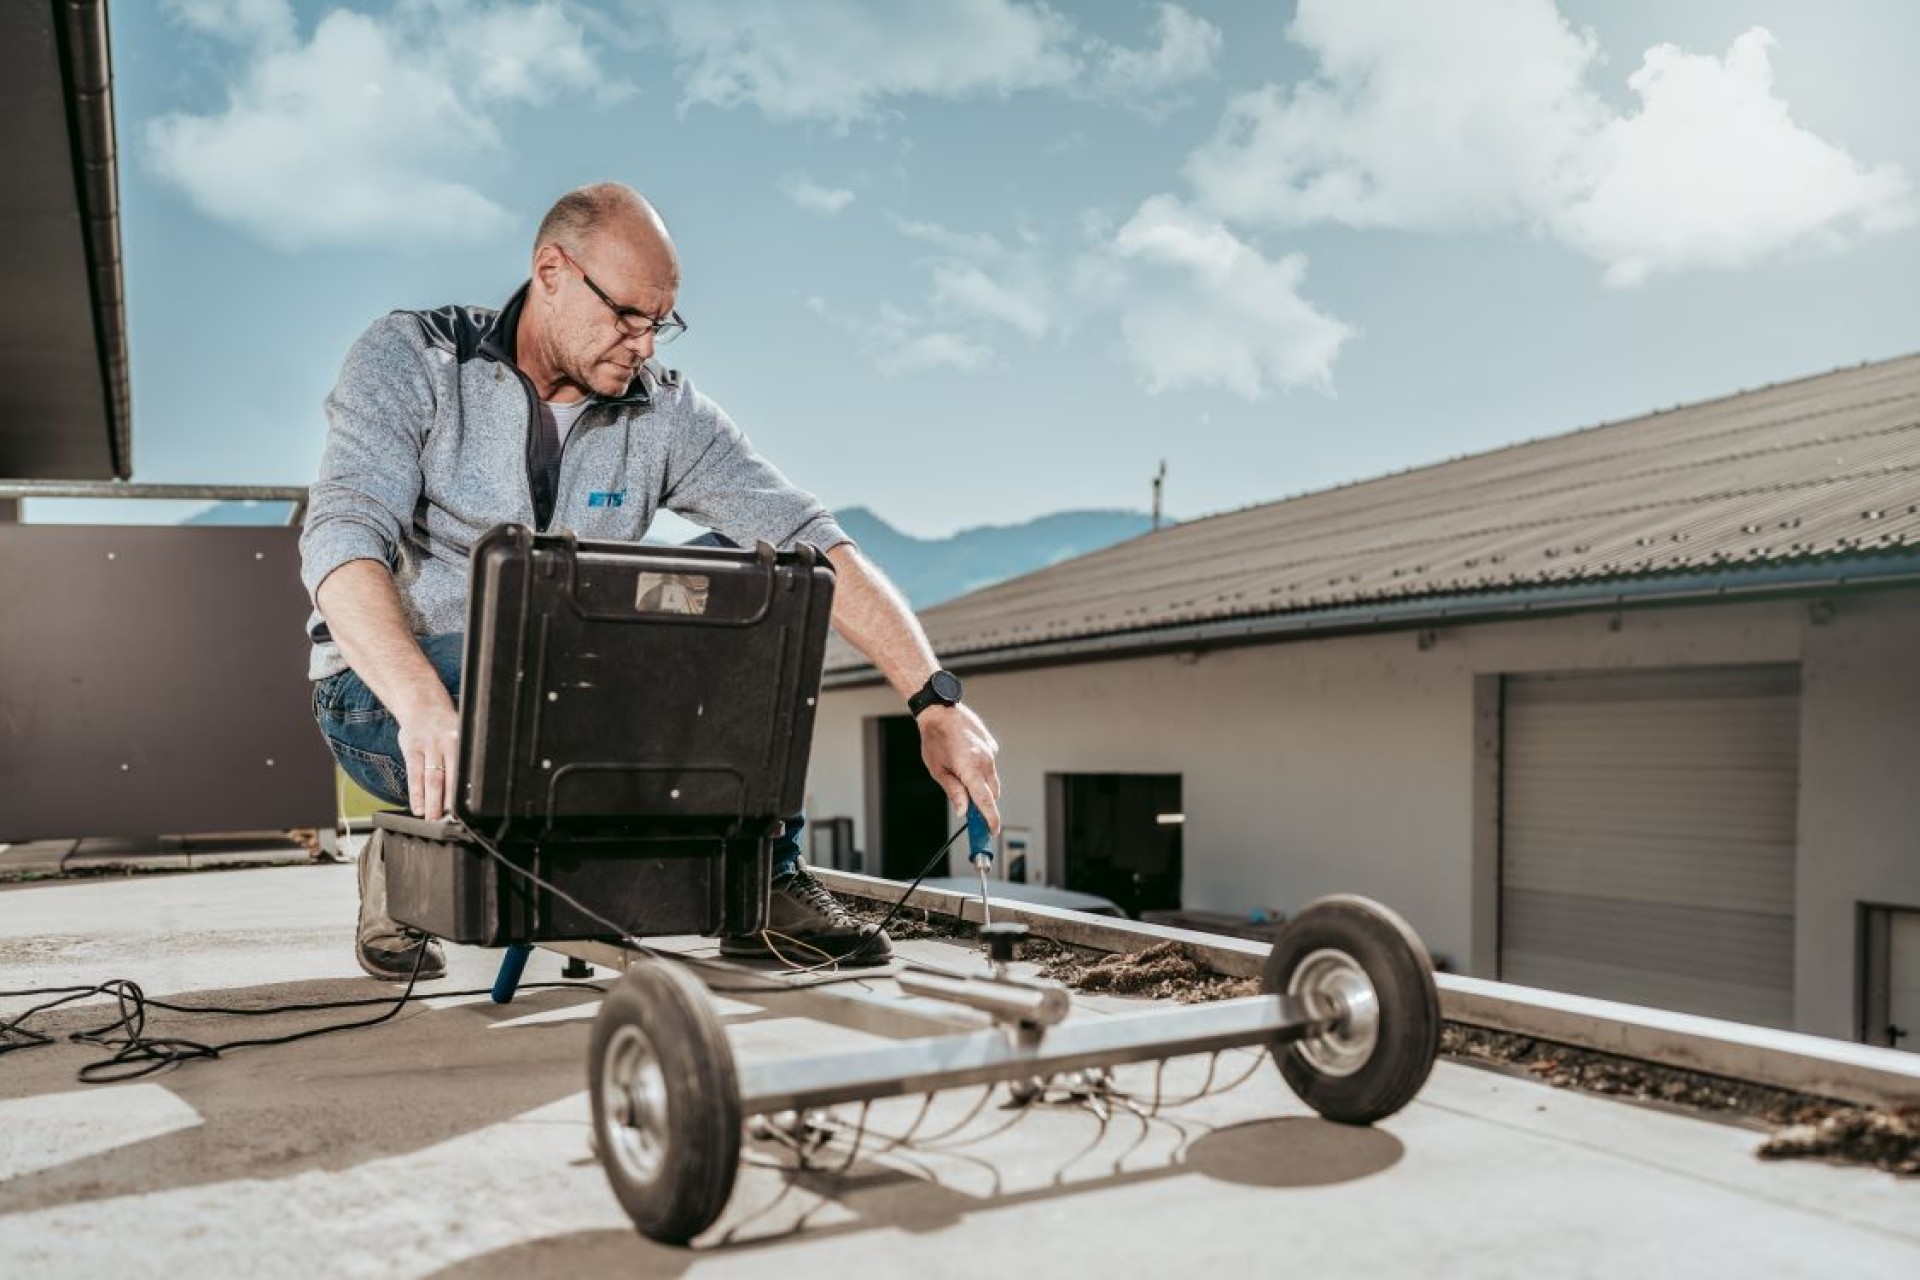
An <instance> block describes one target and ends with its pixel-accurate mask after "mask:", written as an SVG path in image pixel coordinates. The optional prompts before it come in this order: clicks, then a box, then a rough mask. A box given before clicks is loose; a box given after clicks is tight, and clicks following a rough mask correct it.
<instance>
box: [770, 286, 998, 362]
mask: <svg viewBox="0 0 1920 1280" xmlns="http://www.w3.org/2000/svg"><path fill="white" fill-rule="evenodd" d="M807 308H808V310H810V311H812V312H814V313H815V314H816V315H819V316H823V317H825V318H826V319H827V320H829V321H830V322H832V323H834V324H836V325H838V326H839V327H840V328H841V329H843V330H845V331H846V332H847V333H848V334H849V335H851V336H852V338H853V339H854V341H855V343H856V344H858V346H859V347H860V349H861V350H862V351H863V352H865V353H866V355H867V357H868V358H869V359H871V360H872V361H873V364H874V367H875V368H877V369H878V370H879V371H880V372H881V373H883V374H886V375H887V376H888V377H901V376H903V375H906V374H913V373H925V372H928V371H929V370H933V369H957V370H959V371H960V372H962V373H973V372H977V371H978V370H981V369H985V368H987V367H988V366H990V365H991V364H992V363H993V350H992V348H990V347H988V346H986V345H985V344H983V343H980V342H976V341H975V340H974V339H972V338H970V337H968V336H967V335H966V334H963V333H957V332H954V331H952V330H949V329H936V328H931V327H929V326H928V325H927V323H926V322H925V321H924V320H922V319H920V318H917V317H915V316H911V315H908V314H907V313H906V312H904V311H902V310H901V309H900V308H898V307H895V306H891V305H883V306H881V308H880V310H879V313H878V314H877V315H876V316H875V317H874V318H873V319H871V320H869V319H864V318H862V317H860V316H854V315H843V314H840V313H838V312H836V311H834V310H833V309H832V308H831V307H829V306H828V305H827V302H826V300H825V299H824V298H819V297H812V298H808V299H807Z"/></svg>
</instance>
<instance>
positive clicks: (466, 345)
mask: <svg viewBox="0 0 1920 1280" xmlns="http://www.w3.org/2000/svg"><path fill="white" fill-rule="evenodd" d="M499 315H500V310H499V308H497V307H468V306H460V305H457V304H450V305H448V306H444V307H431V308H426V309H422V310H411V309H403V310H397V311H390V312H388V313H387V314H386V315H385V316H383V317H381V318H380V319H379V320H377V321H375V322H374V327H375V328H379V327H381V326H382V325H385V326H389V327H390V328H391V329H396V330H398V331H399V332H402V333H407V334H409V335H410V336H412V335H417V337H418V339H419V340H420V341H421V342H422V343H424V344H425V345H426V346H428V347H432V348H436V349H438V350H441V351H444V352H446V353H447V354H448V355H451V356H453V357H454V358H455V359H457V360H463V361H464V360H471V359H473V358H474V357H475V356H476V355H478V354H480V347H481V344H482V343H483V342H485V341H486V339H487V337H488V336H489V335H490V334H491V333H492V332H493V325H494V321H495V320H496V319H498V318H499Z"/></svg>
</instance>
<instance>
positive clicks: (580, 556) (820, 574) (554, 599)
mask: <svg viewBox="0 0 1920 1280" xmlns="http://www.w3.org/2000/svg"><path fill="white" fill-rule="evenodd" d="M832 601H833V571H832V568H831V566H829V565H828V564H827V562H826V561H825V559H824V558H823V557H822V556H820V555H819V553H818V552H816V551H815V550H814V549H813V548H811V547H805V546H803V547H801V548H799V549H798V550H796V551H793V552H782V553H778V554H776V553H775V552H774V550H773V548H772V547H771V546H769V545H767V544H765V543H762V544H760V545H759V546H758V547H757V548H756V549H755V550H753V551H745V550H734V549H731V548H718V547H656V546H645V545H639V544H630V543H594V542H580V541H577V540H575V539H574V538H573V537H572V536H571V535H568V534H560V535H544V534H540V535H537V534H535V533H533V532H532V531H531V530H529V529H527V528H526V527H525V526H523V525H503V526H500V527H498V528H496V529H493V530H490V531H489V532H488V533H487V534H485V535H484V536H483V537H482V538H481V539H480V540H479V541H478V542H477V543H476V544H475V545H474V548H473V560H472V586H471V597H470V599H469V602H468V614H467V634H466V651H465V662H464V665H463V668H462V675H461V692H460V732H461V745H460V751H461V755H460V760H461V769H462V775H461V777H462V780H461V783H460V787H459V795H458V797H457V798H456V802H455V812H456V813H457V814H458V815H459V817H460V818H461V820H462V821H463V822H465V823H467V825H469V826H470V827H473V828H474V829H475V830H479V831H491V832H493V833H494V835H495V837H496V838H498V839H516V838H525V837H538V836H552V835H554V834H557V833H564V834H567V835H571V836H579V837H593V836H605V835H623V834H631V835H636V836H642V835H646V834H657V835H668V834H686V833H694V832H712V833H713V834H716V835H718V834H733V833H739V832H742V831H744V830H748V829H761V828H764V826H765V824H766V823H767V822H769V821H770V820H774V819H778V818H781V817H785V816H788V815H791V814H793V813H797V812H798V811H799V808H800V804H801V799H802V796H803V793H804V788H805V784H806V772H807V757H808V754H809V751H810V749H811V746H812V737H813V717H814V706H815V702H816V700H817V698H818V696H819V691H820V672H821V665H822V663H823V661H824V659H825V654H826V635H827V623H828V615H829V613H830V611H831V607H832Z"/></svg>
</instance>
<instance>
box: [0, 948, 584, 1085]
mask: <svg viewBox="0 0 1920 1280" xmlns="http://www.w3.org/2000/svg"><path fill="white" fill-rule="evenodd" d="M425 954H426V948H425V947H422V948H420V951H419V953H418V954H416V955H415V956H414V967H413V972H412V973H411V974H409V975H408V977H407V986H406V989H405V990H404V991H402V992H401V993H400V994H399V996H397V997H394V996H373V997H368V998H364V999H353V1000H314V1001H308V1002H305V1003H301V1004H287V1005H268V1006H262V1007H260V1008H251V1009H240V1008H232V1007H228V1006H223V1005H186V1004H175V1003H173V1002H171V1001H166V1000H156V999H154V998H152V997H150V996H148V995H147V994H146V993H145V992H144V991H142V990H141V989H140V985H139V984H138V983H135V982H129V981H127V980H126V979H124V978H114V979H110V980H109V981H107V982H103V983H99V984H97V985H94V986H84V987H38V988H33V989H29V990H22V991H0V999H15V998H20V997H26V996H38V995H56V996H58V997H59V999H56V1000H49V1001H47V1002H45V1003H44V1004H39V1005H35V1006H34V1007H33V1008H31V1009H28V1010H26V1011H25V1012H23V1013H19V1014H16V1015H14V1016H13V1017H11V1018H8V1019H6V1020H4V1021H0V1036H20V1037H25V1039H24V1041H22V1042H20V1043H13V1044H0V1054H4V1053H8V1052H11V1051H12V1050H15V1049H36V1048H39V1047H40V1046H42V1045H47V1044H52V1043H54V1038H53V1037H52V1036H49V1035H46V1034H44V1033H42V1032H39V1031H35V1030H33V1029H32V1028H30V1027H28V1026H25V1025H24V1024H25V1023H26V1021H27V1020H28V1019H30V1018H32V1017H34V1016H35V1015H36V1014H40V1013H44V1012H46V1011H47V1010H49V1009H55V1008H58V1007H59V1006H61V1005H64V1004H70V1003H72V1002H73V1001H76V1000H84V999H86V998H87V997H88V996H93V995H106V996H112V997H114V998H115V1000H116V1001H117V1002H118V1009H119V1014H118V1016H117V1017H114V1018H111V1019H109V1020H108V1021H106V1022H104V1023H101V1024H100V1025H99V1026H96V1027H87V1028H84V1029H82V1030H79V1031H73V1032H69V1033H68V1035H67V1037H66V1038H67V1039H68V1040H70V1041H75V1042H79V1043H85V1044H97V1045H99V1046H101V1047H102V1048H106V1049H111V1050H113V1051H114V1052H113V1054H112V1056H111V1057H109V1058H106V1059H105V1060H103V1061H99V1062H89V1063H86V1064H84V1065H83V1066H81V1067H80V1068H79V1069H78V1072H77V1075H78V1077H79V1079H80V1081H81V1083H83V1084H111V1083H115V1082H118V1081H122V1080H137V1079H139V1078H140V1077H142V1076H147V1075H151V1074H153V1073H154V1072H156V1071H160V1070H163V1069H165V1068H167V1067H170V1066H175V1065H177V1064H179V1063H182V1062H189V1061H192V1060H194V1059H196V1058H218V1057H219V1056H220V1055H221V1054H223V1053H226V1052H228V1051H229V1050H233V1049H246V1048H255V1047H259V1046H263V1045H276V1044H291V1043H293V1042H294V1041H296V1040H309V1039H312V1038H313V1037H315V1036H323V1035H330V1034H332V1033H333V1032H336V1031H352V1030H356V1029H358V1028H360V1027H372V1026H378V1025H379V1024H380V1023H382V1022H386V1021H387V1020H389V1019H391V1018H393V1017H395V1016H397V1015H398V1014H399V1012H400V1010H401V1009H403V1008H405V1007H406V1005H407V1004H408V1003H409V1002H410V1001H412V1000H413V999H414V994H413V990H414V987H415V985H416V984H417V983H418V981H419V976H420V964H421V962H422V960H423V958H424V957H425ZM555 988H561V989H584V990H588V991H604V990H606V988H604V987H602V986H600V985H599V984H597V983H592V982H529V983H526V984H525V985H524V986H522V987H521V988H520V989H521V990H523V991H533V990H543V989H555ZM489 994H491V988H488V987H479V988H476V989H474V990H471V991H443V992H437V993H435V995H434V997H433V998H434V999H436V1000H447V999H460V998H463V997H467V996H484V995H489ZM369 1005H384V1006H388V1007H387V1008H386V1011H385V1012H384V1013H381V1014H380V1015H379V1016H378V1017H374V1018H363V1019H361V1020H359V1021H357V1022H336V1023H329V1024H328V1025H326V1026H324V1027H310V1028H308V1029H307V1030H305V1031H296V1032H293V1033H291V1034H289V1035H284V1036H264V1037H256V1038H253V1039H246V1040H229V1041H226V1042H224V1043H221V1044H202V1043H201V1042H199V1041H197V1040H183V1039H178V1038H172V1037H155V1036H149V1035H147V1034H146V1020H147V1010H148V1009H150V1008H151V1009H165V1010H168V1011H170V1012H174V1013H190V1014H211V1015H218V1016H224V1017H236V1018H260V1017H270V1016H273V1015H277V1014H283V1013H311V1012H316V1011H319V1010H325V1009H354V1008H364V1007H367V1006H369Z"/></svg>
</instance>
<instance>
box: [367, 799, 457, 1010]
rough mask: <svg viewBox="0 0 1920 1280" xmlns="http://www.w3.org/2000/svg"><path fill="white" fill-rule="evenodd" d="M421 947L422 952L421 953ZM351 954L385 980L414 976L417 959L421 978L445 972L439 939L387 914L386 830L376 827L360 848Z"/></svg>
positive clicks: (390, 980)
mask: <svg viewBox="0 0 1920 1280" xmlns="http://www.w3.org/2000/svg"><path fill="white" fill-rule="evenodd" d="M423 948H424V949H425V951H426V954H425V955H421V954H420V953H421V950H422V949H423ZM353 956H354V959H356V960H358V961H359V962H360V967H361V968H362V969H365V970H366V971H367V972H368V973H369V974H371V975H372V976H374V977H376V978H379V979H381V980H382V981H385V982H405V981H407V980H408V979H409V978H412V977H415V976H416V974H415V970H414V965H415V963H416V962H417V963H418V964H419V966H420V967H419V971H418V975H417V976H418V977H419V980H420V981H422V982H425V981H427V980H428V979H429V978H441V977H445V976H446V972H447V953H446V952H445V951H444V950H443V949H442V948H441V946H440V944H439V943H438V942H435V941H434V940H433V939H432V938H429V937H428V936H427V935H426V934H424V933H421V932H420V931H419V930H417V929H409V928H407V927H406V926H405V925H403V924H401V923H400V922H399V921H398V920H395V919H394V918H393V917H392V916H390V915H388V914H387V859H386V832H384V831H380V830H377V829H376V830H375V831H374V833H373V836H372V838H370V839H369V840H368V841H367V844H366V847H365V848H363V849H362V850H360V929H359V932H358V933H356V934H355V935H354V945H353Z"/></svg>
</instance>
